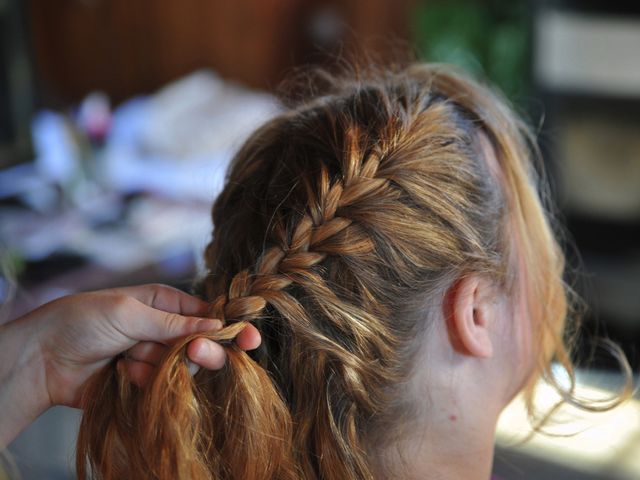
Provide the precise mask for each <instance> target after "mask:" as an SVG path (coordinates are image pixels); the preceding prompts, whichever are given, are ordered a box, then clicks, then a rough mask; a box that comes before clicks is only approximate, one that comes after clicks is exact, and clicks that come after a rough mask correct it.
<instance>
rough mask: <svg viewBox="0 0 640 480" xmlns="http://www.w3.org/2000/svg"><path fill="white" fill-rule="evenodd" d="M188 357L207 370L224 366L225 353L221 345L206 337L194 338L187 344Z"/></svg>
mask: <svg viewBox="0 0 640 480" xmlns="http://www.w3.org/2000/svg"><path fill="white" fill-rule="evenodd" d="M187 356H188V357H189V359H190V360H191V361H192V362H194V363H196V364H198V365H200V366H201V367H203V368H206V369H209V370H218V369H219V368H222V367H223V366H224V363H225V361H226V359H227V355H226V354H225V352H224V348H222V345H220V344H218V343H216V342H212V341H211V340H208V339H206V338H196V339H195V340H192V341H191V342H190V343H189V345H188V346H187Z"/></svg>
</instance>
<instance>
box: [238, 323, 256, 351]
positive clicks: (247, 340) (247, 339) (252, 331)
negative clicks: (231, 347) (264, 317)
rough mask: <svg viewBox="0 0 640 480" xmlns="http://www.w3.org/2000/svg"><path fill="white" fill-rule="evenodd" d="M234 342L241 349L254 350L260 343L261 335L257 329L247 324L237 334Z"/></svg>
mask: <svg viewBox="0 0 640 480" xmlns="http://www.w3.org/2000/svg"><path fill="white" fill-rule="evenodd" d="M236 343H237V344H238V346H239V347H240V348H241V349H242V350H254V349H256V348H258V347H259V346H260V344H261V343H262V337H261V336H260V332H259V331H258V329H257V328H256V327H254V326H253V325H251V324H249V325H247V327H246V328H245V329H244V330H242V331H241V332H240V333H239V334H238V336H237V337H236Z"/></svg>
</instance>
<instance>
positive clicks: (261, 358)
mask: <svg viewBox="0 0 640 480" xmlns="http://www.w3.org/2000/svg"><path fill="white" fill-rule="evenodd" d="M531 145H532V144H531V143H530V138H529V136H528V133H527V130H526V128H525V127H524V126H523V125H522V123H521V122H520V121H519V120H518V119H517V117H515V116H514V114H513V113H511V111H510V110H509V109H508V108H507V107H506V105H505V103H504V102H503V101H502V100H501V99H500V98H498V97H497V96H496V95H495V94H494V93H492V92H491V91H490V90H489V89H487V88H485V87H482V86H480V85H478V84H477V83H475V82H473V81H471V80H469V79H466V78H464V77H463V76H460V75H458V74H455V73H453V72H452V71H451V70H449V69H447V68H444V67H440V66H428V65H414V66H411V67H409V68H407V69H404V70H399V71H384V72H378V73H374V72H365V73H361V74H360V75H359V78H349V79H343V80H336V81H331V82H329V83H328V86H327V87H326V89H325V90H324V91H323V92H322V94H320V95H318V96H316V97H315V98H312V99H310V100H307V101H305V102H303V103H302V104H300V105H298V106H296V107H293V108H292V109H290V110H289V111H287V112H285V113H283V114H282V115H280V116H279V117H277V118H275V119H273V120H271V121H270V122H268V123H267V124H266V125H264V126H263V127H262V128H260V129H259V130H258V131H257V132H255V133H254V134H253V135H252V136H251V137H250V138H249V140H248V141H247V142H246V144H245V145H244V147H243V148H242V149H241V150H240V151H239V153H238V154H237V156H236V158H235V160H234V162H233V164H232V166H231V169H230V171H229V175H228V179H227V182H226V186H225V188H224V191H223V192H222V194H221V195H220V196H219V198H218V199H217V201H216V203H215V205H214V209H213V221H214V237H213V240H212V242H211V243H210V245H209V246H208V247H207V250H206V261H207V267H208V270H209V272H208V274H207V276H206V277H205V278H204V279H202V281H201V284H200V288H201V292H202V294H203V295H204V296H205V297H206V298H208V299H210V300H211V301H212V310H211V315H212V316H214V317H216V318H223V319H225V320H226V321H227V322H228V324H233V323H237V322H244V321H248V322H253V323H255V325H256V326H257V327H258V329H259V330H260V332H261V333H262V337H263V344H262V346H261V347H260V349H259V350H258V351H256V352H255V353H252V354H251V357H252V359H249V357H248V356H247V355H246V354H245V353H242V352H239V351H237V350H236V349H234V348H233V347H232V346H230V347H229V348H228V352H229V366H228V368H227V369H226V370H223V371H222V372H219V373H215V374H210V373H206V372H201V373H200V374H198V376H197V377H196V380H195V383H192V381H191V378H190V377H189V376H188V372H187V370H186V367H185V366H184V365H183V362H182V359H184V345H185V344H186V343H184V342H183V343H181V344H180V345H178V346H177V347H176V348H175V349H174V351H173V353H172V354H171V355H170V356H169V358H168V359H167V361H166V364H165V368H164V369H163V370H162V371H161V373H160V374H159V376H158V378H157V379H156V380H155V382H154V384H153V386H152V387H151V388H150V389H149V391H148V392H134V393H131V392H128V393H127V392H126V391H124V390H120V398H121V399H123V400H122V401H123V402H138V403H140V404H141V405H144V406H145V407H144V408H142V407H141V408H140V409H139V410H138V413H136V414H135V415H134V416H126V415H125V417H124V418H126V421H127V422H128V424H129V426H130V427H131V428H133V430H134V431H135V429H136V428H140V429H143V428H144V429H146V433H144V434H141V435H139V437H140V438H136V442H137V444H138V445H141V444H145V442H148V445H149V447H148V449H147V450H153V449H156V450H158V451H161V450H162V451H163V452H164V455H165V457H167V458H168V460H167V461H166V462H168V463H167V464H166V465H165V464H164V463H163V465H164V466H158V467H155V468H156V470H155V471H156V472H157V473H156V475H157V476H158V477H161V478H163V477H162V475H166V474H179V473H180V472H187V471H188V472H189V476H191V477H193V478H200V477H202V478H208V476H207V475H209V476H211V475H213V477H214V478H309V479H311V478H326V479H344V478H371V476H372V475H373V474H374V470H375V468H377V465H376V461H375V460H374V458H375V456H376V454H377V453H378V452H380V451H381V450H383V449H384V448H386V447H387V446H388V444H390V443H393V442H395V441H398V439H400V438H401V437H402V436H403V435H408V434H409V432H410V431H411V429H414V428H416V425H419V423H420V422H417V421H416V418H422V417H423V416H424V415H427V416H428V415H429V410H428V409H426V410H424V408H423V405H422V403H424V402H423V399H421V398H417V397H418V395H415V394H411V393H408V392H415V391H416V389H415V388H413V389H412V388H411V385H412V382H416V381H417V380H416V372H417V371H419V370H422V369H424V370H426V371H427V372H428V371H429V370H430V367H431V368H434V367H435V366H437V367H438V368H444V369H446V368H448V367H447V365H444V364H443V363H442V362H437V363H434V364H433V365H431V366H430V365H429V364H426V365H425V364H424V362H422V361H418V360H417V359H418V358H422V359H424V358H425V356H424V355H425V353H426V355H427V358H428V355H429V352H428V351H427V352H425V349H427V347H428V346H433V345H436V344H434V341H433V339H434V338H445V337H439V336H437V335H438V334H437V333H436V332H446V333H447V336H446V341H448V342H450V346H451V348H452V349H453V350H456V351H458V352H459V353H461V354H462V355H468V356H472V357H478V358H485V357H486V358H489V357H492V356H494V355H496V354H497V353H496V349H497V350H499V351H500V355H502V357H501V358H502V360H505V361H509V360H511V361H512V362H513V361H516V364H515V365H517V368H511V370H510V372H511V374H512V375H513V378H511V379H509V382H507V383H505V385H507V384H508V385H509V388H508V389H507V390H508V391H505V392H502V393H503V397H504V398H502V399H501V400H500V401H501V402H503V403H504V402H506V401H507V400H508V399H509V398H510V397H511V396H512V395H513V394H515V392H516V390H518V389H520V388H521V387H522V386H523V384H524V382H525V381H526V380H527V379H529V378H537V377H539V375H545V376H548V375H549V364H550V361H551V359H552V357H554V356H555V357H557V358H558V359H560V360H561V361H566V362H567V364H568V357H567V354H566V351H565V348H564V346H563V343H562V332H563V329H564V322H565V317H566V310H567V307H566V297H565V291H564V287H563V282H562V272H563V257H562V254H561V252H560V250H559V248H558V245H557V243H556V241H555V239H554V237H553V234H552V231H551V229H550V226H549V222H548V220H547V215H546V212H545V210H544V207H543V203H542V200H541V194H540V193H539V189H538V178H537V175H536V168H535V165H534V163H533V162H534V159H535V153H533V152H532V150H531ZM476 297H478V298H476ZM478 305H493V306H492V307H491V308H490V309H488V310H486V311H485V310H483V309H484V307H478ZM495 305H500V306H499V307H495ZM487 308H489V307H487ZM497 311H500V312H502V314H501V320H500V323H499V327H500V332H498V333H499V336H500V337H499V338H501V340H500V343H499V344H496V338H498V337H497V336H496V335H498V333H496V328H497V327H496V326H495V325H494V324H493V323H492V325H491V328H489V327H487V326H486V323H487V322H486V320H487V319H486V318H484V317H485V316H486V315H492V312H497ZM487 312H488V313H487ZM489 320H490V319H489ZM236 332H237V327H230V329H229V330H228V331H227V334H226V337H224V338H226V339H229V338H232V337H233V335H234V334H235V333H236ZM212 338H217V337H215V336H213V337H212ZM186 341H187V340H185V342H186ZM436 346H437V345H436ZM517 362H520V363H517ZM511 365H512V366H513V365H514V364H513V363H512V364H511ZM532 372H535V373H536V374H534V375H530V374H531V373H532ZM417 376H420V375H419V374H418V375H417ZM111 381H113V379H112V380H111ZM531 384H532V383H531ZM118 388H121V389H122V388H125V387H123V386H122V385H120V387H118ZM425 388H426V389H427V391H428V388H429V385H428V384H427V385H426V387H425ZM167 405H170V406H171V408H169V407H167ZM171 409H173V411H172V410H171ZM175 411H177V412H179V414H175ZM172 412H173V413H172ZM165 416H168V417H173V418H169V419H167V418H164V417H165ZM123 421H124V420H123ZM145 423H146V426H145V427H138V426H139V425H143V424H145ZM224 423H230V424H232V427H229V428H225V429H223V430H221V429H220V425H221V424H224ZM107 424H108V421H107V422H106V423H104V424H103V426H104V428H107ZM185 424H186V425H185ZM149 425H152V426H151V427H150V426H149ZM86 428H87V429H90V428H97V427H91V426H87V427H86ZM234 429H238V430H240V431H241V432H240V433H238V431H234ZM110 431H113V432H114V433H113V435H116V436H118V440H117V443H118V445H125V446H126V445H129V444H130V441H129V440H128V439H127V438H126V437H127V435H125V436H124V437H125V438H122V437H123V435H122V432H121V431H120V433H118V429H117V428H114V429H112V430H110ZM158 432H160V433H158ZM81 443H82V442H81ZM89 443H90V442H89ZM178 443H179V444H180V445H176V444H178ZM158 444H160V447H162V448H160V447H158ZM166 444H171V445H166ZM239 444H242V445H243V446H244V447H245V448H242V447H240V446H239ZM145 445H146V444H145ZM154 445H155V446H154ZM165 447H166V448H165ZM163 449H164V450H163ZM126 450H127V449H126V448H120V450H119V451H120V453H119V454H120V455H123V452H124V451H126ZM142 450H143V451H142V452H136V453H127V454H126V455H128V458H127V459H126V461H125V462H124V463H126V462H129V464H131V463H136V464H140V465H142V464H146V465H148V464H149V463H153V461H152V459H153V458H159V457H158V456H156V455H155V454H153V453H152V452H145V451H144V450H145V449H144V448H142ZM240 450H242V451H240ZM167 452H169V453H167ZM82 453H87V451H86V450H85V451H84V452H82ZM88 453H89V456H93V460H94V465H97V466H98V469H99V468H100V465H104V464H105V459H107V458H108V457H109V453H108V452H105V450H104V448H98V447H97V446H96V447H93V449H92V447H91V446H89V447H88ZM158 455H159V454H158ZM172 455H173V456H172ZM265 456H266V457H268V458H269V459H268V460H265V458H264V457H265ZM261 457H262V458H261ZM82 458H84V456H83V455H82ZM96 459H97V460H96ZM158 462H159V463H162V462H161V461H160V460H159V461H158ZM172 462H173V463H175V462H178V463H180V464H181V465H182V467H176V466H175V465H170V464H171V463H172ZM189 462H190V463H189ZM249 464H252V465H253V466H252V465H249ZM189 465H191V466H189ZM193 465H196V466H195V467H194V466H193ZM147 468H148V467H147ZM180 468H186V469H187V470H180ZM257 472H260V473H257ZM252 475H253V476H252Z"/></svg>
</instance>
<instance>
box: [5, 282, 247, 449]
mask: <svg viewBox="0 0 640 480" xmlns="http://www.w3.org/2000/svg"><path fill="white" fill-rule="evenodd" d="M208 309H209V304H208V303H207V302H204V301H202V300H200V299H198V298H196V297H192V296H190V295H188V294H186V293H184V292H181V291H180V290H177V289H174V288H171V287H168V286H165V285H142V286H136V287H126V288H117V289H110V290H101V291H96V292H88V293H80V294H76V295H70V296H67V297H63V298H60V299H57V300H54V301H52V302H50V303H48V304H46V305H43V306H41V307H39V308H37V309H36V310H34V311H32V312H30V313H28V314H26V315H24V316H23V317H20V318H18V319H15V320H13V321H11V322H8V323H6V324H5V325H2V326H0V409H1V410H2V412H3V416H2V419H1V421H0V449H2V448H4V447H5V446H6V445H7V444H8V443H9V442H11V440H12V439H13V438H14V437H15V436H16V435H17V434H18V433H20V431H21V430H22V429H23V428H25V427H26V426H27V425H28V424H29V423H31V422H32V421H33V420H35V418H37V417H38V416H39V415H40V414H41V413H43V412H44V411H45V410H47V409H48V408H49V407H51V406H53V405H67V406H70V407H79V405H80V398H81V396H82V392H83V390H84V387H85V384H86V382H87V380H88V379H89V378H90V377H91V376H92V375H93V374H94V373H96V372H97V371H99V370H100V369H101V368H102V367H103V366H105V365H106V364H107V363H109V362H110V361H111V360H112V359H113V358H114V357H116V356H118V355H120V354H123V356H122V358H120V359H119V360H118V368H119V369H120V370H122V371H123V372H124V373H125V374H126V376H127V377H128V378H129V379H130V380H131V381H132V382H133V383H135V384H137V385H138V386H141V387H143V386H144V385H146V383H147V382H148V380H149V379H150V378H151V377H152V375H153V374H154V372H155V370H156V367H157V365H158V364H159V363H160V362H161V360H162V358H163V356H164V355H165V353H166V352H167V351H168V349H169V348H170V347H171V346H172V345H173V344H174V343H175V341H176V340H178V339H180V338H184V337H185V336H188V335H192V334H194V333H201V332H212V331H217V330H219V329H221V328H222V323H221V322H220V320H213V319H208V318H202V317H204V316H205V315H206V314H207V312H208ZM236 343H237V344H238V346H239V347H240V348H241V349H243V350H250V349H254V348H256V347H257V346H258V345H259V344H260V334H259V333H258V331H257V330H256V329H255V327H253V326H248V327H247V328H245V329H244V330H243V331H242V332H240V334H239V335H238V336H237V337H236ZM187 355H188V358H189V360H190V361H192V362H193V363H194V364H196V365H198V366H201V367H203V368H206V369H210V370H215V369H219V368H221V367H222V366H223V365H224V363H225V360H226V355H225V351H224V349H223V348H222V347H221V346H220V345H219V344H217V343H215V342H213V341H211V340H209V339H206V338H196V339H195V340H193V341H192V342H191V343H190V344H189V346H188V347H187Z"/></svg>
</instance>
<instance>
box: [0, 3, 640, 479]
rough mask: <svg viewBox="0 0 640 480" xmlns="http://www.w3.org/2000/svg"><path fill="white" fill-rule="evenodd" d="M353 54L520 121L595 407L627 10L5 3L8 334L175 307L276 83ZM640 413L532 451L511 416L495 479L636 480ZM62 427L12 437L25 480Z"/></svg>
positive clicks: (43, 469)
mask: <svg viewBox="0 0 640 480" xmlns="http://www.w3.org/2000/svg"><path fill="white" fill-rule="evenodd" d="M354 47H357V48H356V50H360V51H368V52H370V53H371V54H372V55H373V56H374V57H375V58H377V59H378V61H379V62H393V61H394V60H397V58H398V52H400V51H402V50H403V49H406V48H409V49H411V50H412V51H414V52H415V53H416V55H417V57H418V58H420V59H422V60H426V61H438V62H447V63H453V64H456V65H458V66H459V67H461V68H463V69H465V70H467V71H468V72H470V73H472V74H473V75H474V76H476V77H478V78H480V79H485V80H489V81H491V82H493V83H494V84H496V85H497V86H498V87H499V88H500V89H502V90H503V91H504V92H505V94H506V95H507V96H508V98H509V99H510V100H511V101H512V102H513V104H514V106H515V107H516V109H517V110H518V111H519V112H520V113H521V114H523V115H524V116H525V117H526V118H527V119H528V120H529V122H530V123H531V124H532V125H533V127H534V130H535V131H536V133H537V136H538V139H539V142H540V145H541V148H542V151H543V154H544V159H545V164H546V168H547V171H548V174H549V177H550V180H551V184H552V192H553V196H554V199H555V201H556V202H557V204H558V206H559V212H558V213H559V217H560V219H561V223H562V224H564V225H566V226H567V229H568V238H569V239H571V240H570V241H567V253H568V256H569V260H570V265H571V269H570V270H571V273H570V274H569V276H568V281H569V283H571V284H572V285H575V286H576V288H577V290H578V291H579V292H580V293H581V295H582V296H583V298H584V300H585V304H586V306H587V307H588V310H587V314H586V315H585V317H584V325H583V332H584V333H585V335H584V336H583V339H586V340H583V341H582V343H581V344H580V349H579V352H578V359H579V360H580V361H582V363H583V364H584V365H586V364H587V362H586V360H588V359H590V360H591V361H590V363H589V364H590V368H589V369H588V370H585V371H583V372H581V374H580V379H581V381H582V382H583V383H584V385H585V386H586V387H588V388H592V389H595V390H594V391H595V392H596V393H595V395H602V394H603V393H602V392H605V393H604V394H606V391H607V389H610V388H615V387H616V385H617V384H618V377H617V374H616V369H615V368H616V364H615V362H613V361H612V360H611V358H610V357H608V356H607V355H605V354H603V352H600V351H599V350H598V349H595V350H594V348H593V347H592V345H593V341H592V340H590V339H592V338H593V336H594V335H597V336H601V337H610V338H612V339H614V340H615V341H616V342H617V343H618V344H620V345H621V346H622V347H623V348H624V349H625V352H626V353H627V356H628V358H629V360H630V362H631V364H632V366H634V368H635V367H637V365H638V345H640V6H638V4H637V2H632V1H615V0H610V1H602V0H581V1H578V0H576V1H569V0H566V1H561V0H541V1H534V0H530V1H524V0H520V1H517V0H475V1H473V0H450V1H437V0H433V1H428V0H423V1H421V0H235V1H233V2H228V1H223V0H181V1H176V0H136V1H129V0H56V1H55V2H53V1H50V0H24V1H20V0H0V249H1V250H0V252H1V253H0V255H1V257H2V261H3V263H4V264H5V269H6V270H7V271H9V272H10V273H11V275H10V276H8V277H2V278H0V298H2V303H6V299H8V298H9V297H13V298H14V300H13V302H12V303H11V305H10V309H8V310H7V309H6V308H5V311H4V313H3V314H2V319H3V320H4V321H6V320H9V319H12V318H14V317H16V316H18V315H20V314H21V313H24V312H26V311H28V310H30V309H32V308H35V307H36V306H38V305H40V304H42V303H44V302H46V301H49V300H52V299H54V298H56V297H58V296H61V295H64V294H68V293H72V292H76V291H80V290H93V289H99V288H107V287H113V286H120V285H126V284H137V283H143V282H164V283H168V284H171V285H174V286H177V287H179V288H183V289H186V290H188V289H189V287H190V285H191V282H192V281H193V279H194V277H195V276H197V275H198V273H199V272H201V271H202V260H201V256H202V251H203V248H204V245H205V244H206V243H207V241H208V239H209V238H210V234H211V232H210V230H211V225H210V217H209V210H210V207H211V203H212V201H213V199H214V198H215V196H216V194H217V192H218V191H219V190H220V188H221V186H222V181H223V178H224V172H225V168H226V166H227V164H228V162H229V160H230V159H231V157H232V155H233V153H234V151H235V149H237V148H238V146H239V145H240V144H241V142H242V141H243V139H244V138H246V136H247V135H248V134H249V133H250V132H251V130H252V129H254V128H255V127H256V126H257V125H259V124H260V123H261V122H263V121H264V120H266V119H267V118H269V117H270V116H272V115H274V114H276V113H277V112H278V110H279V108H280V107H279V105H278V101H277V99H276V96H275V94H276V93H277V92H278V88H279V85H280V82H281V81H282V80H283V79H285V78H287V75H288V74H290V73H291V72H292V70H293V69H295V68H296V67H300V66H305V65H324V66H331V64H332V62H335V59H336V57H337V56H339V55H340V54H341V52H345V51H347V50H351V49H353V48H354ZM11 279H16V280H17V285H18V286H19V288H18V289H17V290H16V288H15V285H16V282H14V281H12V280H11ZM5 307H6V306H5ZM636 371H637V368H636ZM598 392H599V393H598ZM514 408H515V407H514ZM514 411H515V410H514ZM639 411H640V409H638V406H637V403H633V402H632V403H631V404H629V405H627V406H626V407H625V408H624V409H621V410H618V411H616V412H615V413H614V414H613V416H609V417H606V421H603V420H602V418H603V417H601V419H600V420H599V421H597V422H596V421H593V422H591V423H589V424H588V425H587V426H585V428H584V431H583V432H582V433H581V434H580V435H575V436H572V437H570V438H558V437H544V436H536V437H535V438H534V440H532V441H530V442H528V443H526V444H520V443H518V442H517V441H515V440H514V438H515V436H517V434H519V433H522V431H523V430H526V429H527V426H526V420H525V419H523V418H522V415H519V414H518V413H513V414H512V413H509V414H508V415H505V419H504V421H503V422H502V423H501V427H500V432H499V437H498V439H499V445H498V449H497V453H496V462H495V470H496V474H498V475H499V476H501V477H502V478H505V479H572V478H586V479H596V478H602V479H605V478H606V479H617V478H619V479H623V478H628V479H631V478H635V479H637V478H640V465H639V464H638V462H639V460H638V459H639V458H640V429H639V428H638V427H639V426H640V414H639V413H638V412H639ZM569 415H573V414H569ZM572 418H573V417H572ZM76 428H77V412H74V411H72V410H67V409H53V410H52V411H50V412H49V413H47V414H46V415H45V416H44V417H42V418H41V419H40V420H38V422H36V424H34V425H33V426H32V427H30V428H29V429H28V430H27V431H25V432H24V434H23V435H22V436H21V437H20V438H18V439H17V440H16V441H15V442H14V443H13V444H12V445H11V447H10V449H9V451H10V452H11V457H12V458H13V459H14V461H15V462H16V463H17V465H18V467H19V470H20V472H21V475H22V477H23V478H25V479H31V478H33V479H36V478H38V479H43V478H47V479H49V478H50V479H67V478H73V470H72V464H73V439H74V436H75V431H76ZM575 432H576V430H575V429H574V430H573V431H572V433H575ZM585 432H586V436H585ZM563 433H566V432H564V431H563Z"/></svg>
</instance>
